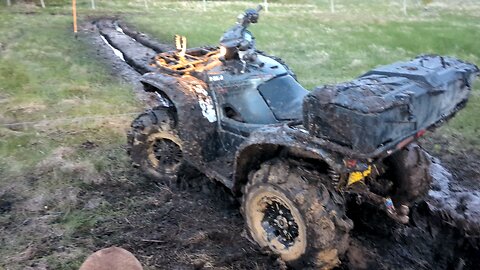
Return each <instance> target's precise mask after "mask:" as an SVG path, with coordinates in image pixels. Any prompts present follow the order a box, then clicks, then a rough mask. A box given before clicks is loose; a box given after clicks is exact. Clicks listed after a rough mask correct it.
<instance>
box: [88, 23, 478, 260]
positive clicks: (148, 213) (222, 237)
mask: <svg viewBox="0 0 480 270" xmlns="http://www.w3.org/2000/svg"><path fill="white" fill-rule="evenodd" d="M86 29H88V30H85V31H84V33H83V34H84V35H83V37H84V38H85V39H86V40H87V41H88V42H90V43H92V44H93V45H94V47H95V48H96V49H97V52H98V55H99V56H100V57H102V58H104V59H105V60H106V61H107V62H109V63H110V64H111V65H112V66H113V70H114V72H115V73H117V74H118V75H120V76H121V77H123V78H124V79H125V80H126V81H128V82H131V83H132V84H133V85H134V88H135V91H136V93H137V94H138V97H139V98H140V99H142V100H144V101H146V103H147V104H152V102H153V101H152V100H153V99H152V97H150V96H148V95H146V94H145V93H144V92H142V90H141V85H139V83H138V77H139V75H140V74H141V73H144V72H146V71H149V70H150V67H148V65H147V63H148V61H149V59H150V57H152V56H153V55H154V54H155V53H158V52H162V51H164V50H167V49H169V48H171V47H169V46H168V45H164V44H161V43H159V42H156V41H154V40H153V39H150V38H149V37H148V36H146V35H143V34H141V33H138V32H136V31H134V30H132V29H131V28H128V27H127V26H125V25H123V24H118V23H116V22H115V21H113V20H99V21H96V22H95V23H94V24H91V25H88V27H86ZM105 41H107V43H108V44H106V43H105ZM112 48H115V50H120V51H121V53H122V54H123V59H121V57H120V56H119V53H118V52H116V51H115V50H113V49H112ZM147 107H148V105H147ZM432 140H433V142H434V141H435V140H436V139H435V137H434V139H431V140H430V141H427V142H426V145H427V146H431V145H432ZM427 150H429V149H428V148H427ZM439 154H440V155H441V156H440V158H442V157H443V156H444V153H439ZM450 155H452V154H451V153H450ZM453 155H454V154H453ZM478 157H479V156H478V155H476V154H472V156H464V155H462V159H463V162H465V163H467V164H468V163H472V164H478V163H477V158H478ZM450 158H451V156H450ZM450 158H449V162H448V164H447V165H448V166H447V167H450V165H451V164H450V163H451V162H450V160H451V159H450ZM453 158H454V159H455V156H454V157H453ZM433 159H434V163H433V166H432V169H431V173H432V175H433V177H434V185H433V188H432V190H431V191H430V193H429V196H428V198H427V199H426V201H425V202H424V203H421V204H419V205H418V206H416V207H414V208H413V209H412V211H411V222H410V224H409V225H406V226H404V225H398V224H395V223H394V222H393V221H391V220H390V219H388V218H387V217H386V216H385V214H384V213H382V212H379V211H377V210H375V209H373V207H369V206H361V207H360V206H358V205H356V204H355V203H352V205H351V207H350V209H349V215H350V217H351V218H352V219H353V220H354V222H355V228H354V229H353V231H352V237H351V248H350V249H349V251H348V252H347V255H346V258H345V259H344V264H343V265H342V266H341V268H342V269H376V268H378V269H477V266H478V265H480V249H479V247H480V240H479V236H480V230H479V228H480V189H479V188H478V181H479V179H478V175H479V171H478V170H479V169H478V168H477V167H475V166H457V167H455V169H454V170H455V175H454V176H452V175H451V174H450V173H449V172H448V171H447V170H446V169H445V168H444V167H443V166H442V165H441V164H440V161H439V160H438V159H435V158H433ZM453 165H454V166H455V164H453ZM458 165H460V164H458ZM451 168H452V167H450V168H449V169H451ZM459 176H462V177H461V178H459ZM130 177H133V178H134V180H132V181H134V182H135V183H137V184H135V185H127V186H123V185H118V186H110V185H108V186H102V188H101V189H102V190H103V191H102V193H103V194H104V196H105V199H106V200H107V201H108V203H109V204H111V206H112V209H114V210H118V211H120V210H121V209H122V208H125V209H128V208H130V209H131V206H128V207H127V206H126V205H125V204H128V203H129V202H132V204H133V205H134V207H133V209H134V211H128V212H125V214H124V215H122V216H118V217H114V218H105V220H103V221H102V222H101V223H100V224H99V226H98V227H97V228H96V229H94V230H93V231H92V235H81V236H79V237H82V238H87V237H91V238H92V239H93V245H92V246H91V247H97V248H101V247H106V246H110V245H118V246H122V247H125V248H127V249H129V250H131V251H132V252H133V253H134V254H136V255H137V256H138V257H139V260H140V261H141V262H142V264H144V265H145V266H149V267H150V268H155V269H202V268H214V269H272V268H273V269H277V268H284V267H285V266H284V265H283V263H281V262H280V261H279V260H277V259H276V258H272V257H269V256H267V255H262V254H261V252H260V251H258V250H257V249H256V247H255V245H254V244H252V243H250V242H249V241H248V240H247V239H246V238H245V237H244V236H243V235H244V231H243V219H242V217H241V214H240V213H239V207H238V203H237V202H236V201H235V200H234V199H233V198H232V197H231V196H230V195H229V193H228V192H227V191H226V190H224V189H223V188H222V187H220V186H219V185H216V184H212V183H209V182H208V180H207V179H206V178H205V177H203V176H198V177H196V178H192V179H183V180H182V183H183V184H182V185H183V186H185V185H186V186H189V187H187V188H179V187H178V186H177V185H176V184H173V185H158V184H154V183H151V182H149V181H147V180H145V179H143V178H142V177H140V176H138V175H136V174H133V173H132V175H130ZM185 183H188V184H185ZM125 198H128V200H125ZM133 202H135V203H133Z"/></svg>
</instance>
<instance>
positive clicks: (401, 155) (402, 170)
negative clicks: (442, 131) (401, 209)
mask: <svg viewBox="0 0 480 270" xmlns="http://www.w3.org/2000/svg"><path fill="white" fill-rule="evenodd" d="M387 162H388V163H389V167H390V169H391V172H390V173H391V177H392V180H393V182H394V187H395V189H394V192H393V196H392V198H393V200H394V201H395V202H396V203H398V204H404V205H408V206H412V205H413V204H415V203H418V202H420V201H422V200H423V199H424V198H425V196H426V195H427V194H428V191H429V190H430V185H431V183H432V176H431V174H430V165H431V161H430V158H429V156H428V154H427V153H426V152H425V151H424V150H423V149H422V148H421V147H420V146H418V145H417V144H415V143H412V144H410V145H408V146H407V147H405V148H403V149H402V150H400V151H398V152H396V153H394V154H393V155H392V156H390V157H389V158H388V161H387Z"/></svg>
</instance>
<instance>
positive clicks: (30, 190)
mask: <svg viewBox="0 0 480 270" xmlns="http://www.w3.org/2000/svg"><path fill="white" fill-rule="evenodd" d="M270 2H271V4H270V12H269V13H262V14H261V17H260V22H259V24H257V25H253V26H252V28H251V30H252V31H253V33H254V35H255V36H256V38H257V45H258V47H259V49H261V50H264V51H266V52H268V53H271V54H274V55H276V56H279V57H282V58H283V59H284V60H286V62H287V63H288V64H289V65H290V66H291V67H292V68H293V70H294V71H295V72H296V73H297V75H298V78H299V80H300V82H301V83H302V84H303V85H304V86H305V87H307V88H309V89H312V88H314V87H315V86H317V85H321V84H326V83H335V82H341V81H345V80H349V79H351V78H354V77H356V76H358V75H361V74H362V73H363V72H365V71H367V70H369V69H371V68H372V67H375V66H377V65H381V64H388V63H391V62H394V61H398V60H405V59H409V58H412V57H414V56H416V55H418V54H421V53H439V54H446V55H452V56H457V57H459V58H462V59H464V60H468V61H472V62H474V63H477V64H479V63H480V39H478V37H479V34H480V23H479V22H480V3H478V2H475V1H459V0H458V1H457V0H450V1H448V0H443V1H436V0H434V1H433V3H432V4H430V5H428V6H424V5H422V4H419V5H417V4H414V3H416V1H409V9H408V15H407V16H405V15H404V14H403V13H402V11H401V6H400V3H401V1H384V0H372V1H361V0H342V1H336V2H337V6H336V13H335V14H331V13H330V11H329V1H327V0H295V1H287V0H279V1H270ZM46 3H47V6H48V8H47V9H45V10H43V9H40V8H38V7H34V6H31V5H14V6H12V7H9V8H6V7H5V6H4V2H1V3H0V179H1V180H0V200H2V197H1V196H3V195H2V192H3V191H5V190H7V193H9V194H10V193H12V194H13V195H12V196H14V197H15V199H16V200H18V201H28V200H29V199H31V198H36V197H38V196H40V195H45V196H47V198H48V199H46V200H44V201H42V203H44V204H45V206H47V207H48V208H49V209H50V210H49V211H51V212H53V213H56V215H58V218H57V219H56V220H54V221H51V222H52V223H51V224H49V226H53V225H55V226H59V227H60V228H61V230H62V231H63V233H64V237H63V238H62V241H63V242H62V245H65V246H68V243H69V241H71V240H72V239H73V238H75V236H76V235H78V234H82V233H88V230H89V229H90V228H92V227H93V226H95V224H96V222H97V221H98V220H100V219H99V218H100V217H102V216H114V215H118V214H119V213H111V212H109V211H108V209H107V208H108V206H102V207H100V208H98V209H96V210H85V209H82V208H81V206H82V204H79V203H78V202H75V200H74V198H73V199H72V201H68V200H67V199H64V200H65V201H64V202H62V201H61V200H62V198H61V196H60V195H62V192H63V191H65V192H66V191H68V190H71V188H74V190H78V192H79V193H78V196H80V197H82V196H85V195H82V194H89V193H95V184H92V183H90V182H89V181H90V180H91V179H88V177H93V178H95V177H100V178H99V179H114V180H110V181H131V180H129V179H126V177H127V176H126V173H125V170H126V168H127V166H128V157H126V154H125V152H124V150H123V148H122V146H123V145H124V143H125V130H126V129H127V128H128V125H129V122H130V120H131V119H132V118H133V116H118V117H113V118H108V119H88V120H78V121H73V122H70V121H60V122H58V121H56V122H53V123H49V124H47V122H45V121H44V120H55V119H59V118H60V119H73V118H78V117H86V116H95V115H111V114H118V113H124V112H135V111H139V110H141V107H142V105H141V104H139V103H138V102H137V101H136V100H135V97H134V95H133V92H132V87H131V86H130V85H128V84H125V83H123V82H122V81H121V80H120V79H118V78H116V77H113V76H111V75H110V72H111V71H110V69H109V66H107V65H106V64H104V63H102V62H101V61H100V60H99V59H96V58H95V57H93V54H92V48H89V46H88V45H87V44H85V43H83V42H81V41H80V40H77V39H75V38H74V36H73V34H72V33H71V28H72V26H71V17H70V7H69V2H68V1H64V0H55V1H54V2H51V1H48V0H47V1H46ZM89 3H90V1H87V0H83V1H79V17H80V19H81V20H87V19H88V18H90V16H92V17H94V16H100V15H107V16H113V15H119V16H121V17H122V18H124V19H125V20H127V21H128V22H129V23H130V24H132V25H135V26H136V27H137V28H138V29H139V30H141V31H144V32H147V33H150V34H151V35H152V36H154V37H157V38H158V39H160V40H162V41H167V42H171V41H172V40H173V36H174V35H175V34H182V35H185V36H187V38H188V45H189V46H190V47H192V46H201V45H207V44H217V43H218V40H219V38H220V36H221V34H222V33H223V32H224V31H225V30H226V29H227V28H228V27H230V26H232V25H233V24H234V22H235V18H236V16H237V15H238V14H239V13H240V12H242V11H243V10H244V9H245V8H247V7H254V6H255V5H256V3H253V2H242V1H238V2H223V1H209V2H208V3H207V11H206V12H204V11H202V4H201V2H200V1H197V2H180V1H162V2H159V1H149V2H148V3H149V9H148V10H147V9H146V8H145V7H144V1H143V0H133V1H124V0H115V1H97V9H96V10H95V11H93V10H91V9H90V8H89ZM425 7H426V8H427V9H425ZM479 86H480V83H477V84H476V87H475V90H474V91H473V93H472V98H471V100H470V102H469V104H468V106H467V108H466V109H464V110H463V111H461V112H460V113H459V114H458V116H457V117H455V118H454V119H453V120H452V121H451V122H449V124H448V125H447V126H446V127H443V128H442V129H441V130H440V131H438V132H445V133H447V134H455V135H456V136H458V135H459V134H460V137H461V138H462V142H464V143H465V145H466V147H473V148H477V149H480V136H479V135H480V121H478V112H479V110H480V92H479V88H480V87H479ZM30 121H33V122H36V124H28V125H21V126H18V127H16V128H14V129H13V130H12V129H10V128H8V127H6V126H3V124H8V123H15V122H30ZM42 121H43V122H42ZM87 140H88V141H93V142H95V143H96V144H97V145H98V147H97V148H95V149H90V150H88V149H84V148H83V147H81V144H82V143H83V142H85V141H87ZM59 147H69V148H71V149H73V150H72V153H70V154H68V155H66V156H65V157H64V158H62V160H60V162H57V161H55V159H54V158H52V155H53V156H54V155H55V153H56V152H55V151H57V150H58V148H59ZM56 149H57V150H56ZM45 161H48V162H51V164H50V163H48V162H47V163H46V164H47V165H48V164H50V165H48V166H47V165H45ZM55 162H57V163H55ZM65 164H66V165H68V166H66V165H65ZM69 166H70V167H69ZM75 166H76V167H75ZM72 168H73V169H72ZM42 170H44V171H43V172H39V171H42ZM79 172H80V173H79ZM13 184H15V185H13ZM12 186H13V187H12ZM59 196H60V198H57V197H59ZM87 197H88V196H87ZM127 205H128V202H127ZM34 206H35V205H34ZM39 206H40V207H42V205H39ZM127 208H128V207H127ZM125 211H128V209H125ZM15 215H18V216H15ZM42 215H43V213H42V212H41V211H37V212H34V213H32V212H28V211H27V212H21V213H20V214H18V213H9V214H4V215H3V216H2V217H1V218H0V226H1V225H2V224H10V222H13V221H12V220H16V219H18V220H21V221H22V222H23V220H25V219H26V218H27V217H28V218H32V216H37V217H41V216H42ZM19 226H20V225H19ZM22 226H23V225H22ZM22 226H21V227H22ZM27 227H28V226H27ZM22 228H23V227H22ZM1 236H2V233H1V232H0V237H1ZM15 237H16V238H15ZM42 237H44V236H42V235H41V233H40V232H29V231H19V232H18V233H17V234H15V235H14V237H12V239H11V241H9V242H8V243H10V245H9V246H8V248H4V249H0V257H1V258H7V257H8V256H14V255H15V254H18V253H19V252H21V251H22V250H24V248H25V245H26V244H28V243H30V242H35V241H43V240H40V239H43V238H42ZM13 238H15V239H13ZM52 252H53V251H52ZM82 252H86V251H82ZM83 255H85V254H83ZM44 257H46V258H47V259H48V261H49V262H50V261H51V262H52V265H55V266H57V267H56V268H58V269H76V268H78V266H79V264H80V262H81V258H82V255H81V254H80V255H79V254H78V253H73V255H72V257H66V258H65V259H60V260H59V257H58V256H57V255H55V253H54V252H53V253H48V254H45V255H44ZM79 258H80V259H79ZM37 259H38V258H37ZM53 262H55V263H53ZM2 266H3V265H2V262H0V269H1V267H2ZM23 266H24V265H21V263H18V264H17V265H13V269H21V268H22V267H23ZM9 267H10V265H9ZM54 268H55V267H54ZM9 269H10V268H9Z"/></svg>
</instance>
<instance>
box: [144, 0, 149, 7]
mask: <svg viewBox="0 0 480 270" xmlns="http://www.w3.org/2000/svg"><path fill="white" fill-rule="evenodd" d="M143 3H144V4H145V8H146V9H148V2H147V0H143Z"/></svg>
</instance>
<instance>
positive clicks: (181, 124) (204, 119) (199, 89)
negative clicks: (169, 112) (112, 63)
mask: <svg viewBox="0 0 480 270" xmlns="http://www.w3.org/2000/svg"><path fill="white" fill-rule="evenodd" d="M140 82H141V83H142V84H143V85H145V86H147V87H145V89H146V90H147V91H155V92H158V93H159V94H160V95H161V96H162V98H164V99H168V102H169V103H171V104H172V105H173V106H174V107H175V110H176V118H177V130H178V132H179V136H180V138H181V139H182V141H183V151H184V153H183V155H184V158H185V159H186V160H187V161H188V162H190V163H193V164H195V165H197V166H201V165H202V164H203V161H205V160H206V159H208V157H211V156H213V155H212V151H214V149H215V147H214V143H215V142H216V140H215V139H214V138H216V136H217V135H216V121H217V116H216V111H215V106H214V103H213V99H212V98H211V95H210V92H209V91H208V87H207V85H206V84H205V83H204V82H203V81H201V80H198V79H196V78H195V77H192V76H182V77H175V76H170V75H165V74H160V73H147V74H145V75H143V76H142V78H141V79H140Z"/></svg>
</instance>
